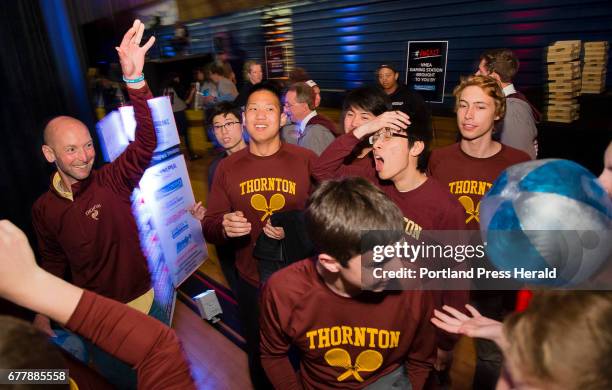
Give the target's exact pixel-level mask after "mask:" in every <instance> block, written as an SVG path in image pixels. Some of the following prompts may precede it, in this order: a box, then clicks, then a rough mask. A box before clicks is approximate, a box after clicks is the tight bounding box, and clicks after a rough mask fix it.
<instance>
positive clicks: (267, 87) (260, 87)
mask: <svg viewBox="0 0 612 390" xmlns="http://www.w3.org/2000/svg"><path fill="white" fill-rule="evenodd" d="M258 91H268V92H270V93H272V94H274V96H276V98H277V99H278V107H279V108H280V109H281V112H282V107H283V105H282V104H281V94H280V91H279V89H278V87H277V86H276V84H275V83H273V82H271V81H268V80H265V81H262V82H261V83H258V84H255V85H253V87H252V88H251V90H250V91H249V94H248V95H247V99H246V104H248V103H249V99H250V98H251V95H252V94H254V93H255V92H258Z"/></svg>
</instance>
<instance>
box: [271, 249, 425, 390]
mask: <svg viewBox="0 0 612 390" xmlns="http://www.w3.org/2000/svg"><path fill="white" fill-rule="evenodd" d="M431 299H432V298H431V295H430V294H429V293H428V292H426V291H401V292H400V291H391V292H382V293H370V294H367V295H364V296H361V297H355V298H347V297H341V296H339V295H337V294H335V293H334V292H332V291H331V290H330V289H329V288H328V287H327V286H326V285H325V283H324V282H323V280H322V279H321V277H320V276H319V274H318V273H317V270H316V267H315V263H314V261H313V260H311V259H306V260H302V261H300V262H297V263H294V264H292V265H290V266H288V267H287V268H284V269H282V270H280V271H278V272H276V273H275V274H273V275H272V277H271V278H270V279H269V280H268V282H267V283H266V284H265V286H264V288H263V292H262V296H261V316H260V324H261V362H262V365H263V367H264V369H265V371H266V373H267V374H268V378H269V379H270V381H271V382H272V384H273V385H274V387H275V388H277V389H283V390H288V389H302V388H304V389H360V388H363V387H365V386H367V385H369V384H371V383H373V382H375V381H376V380H378V379H379V378H381V377H382V376H384V375H387V374H389V373H390V372H392V371H393V370H395V369H397V368H398V367H400V366H401V365H405V366H406V368H407V372H408V377H409V378H410V382H411V383H412V388H413V389H415V390H418V389H421V388H422V387H423V384H424V382H425V379H426V378H427V375H428V374H429V371H430V370H431V368H432V363H433V357H434V349H435V341H434V340H435V337H434V329H433V325H432V324H431V323H430V321H429V319H430V318H431V315H432V306H433V305H432V300H431ZM292 345H293V346H295V347H297V348H298V349H299V351H300V355H301V359H300V371H299V374H296V373H295V371H294V370H293V368H292V366H291V363H290V361H289V358H288V356H287V354H288V351H289V347H290V346H292Z"/></svg>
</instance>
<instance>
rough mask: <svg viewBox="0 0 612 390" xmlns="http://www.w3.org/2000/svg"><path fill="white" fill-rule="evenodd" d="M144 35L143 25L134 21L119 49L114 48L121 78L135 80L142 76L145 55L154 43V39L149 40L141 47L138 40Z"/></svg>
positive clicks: (138, 21)
mask: <svg viewBox="0 0 612 390" xmlns="http://www.w3.org/2000/svg"><path fill="white" fill-rule="evenodd" d="M143 33H144V24H143V23H142V22H141V21H140V20H138V19H136V20H134V24H133V25H132V27H131V28H130V29H129V30H128V31H127V32H126V33H125V35H124V36H123V39H122V40H121V44H120V45H119V47H115V49H116V50H117V53H118V54H119V62H120V63H121V70H122V71H123V76H125V77H126V78H128V79H136V78H138V77H140V75H141V74H142V68H143V67H144V62H145V54H146V53H147V51H148V50H149V49H150V48H151V46H153V43H155V37H151V38H149V40H148V41H147V43H145V44H144V45H143V46H142V47H141V46H140V40H141V39H142V34H143Z"/></svg>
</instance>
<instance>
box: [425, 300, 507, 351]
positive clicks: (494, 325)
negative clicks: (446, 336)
mask: <svg viewBox="0 0 612 390" xmlns="http://www.w3.org/2000/svg"><path fill="white" fill-rule="evenodd" d="M465 307H466V308H467V310H468V311H469V312H470V314H471V315H472V317H470V316H468V315H465V314H463V313H462V312H460V311H459V310H457V309H454V308H452V307H450V306H446V305H444V306H443V307H442V309H444V311H446V313H444V312H442V311H439V310H434V317H433V318H432V319H431V322H432V323H433V324H434V325H435V326H437V327H438V328H440V329H442V330H445V331H447V332H449V333H455V334H463V335H466V336H468V337H478V338H482V339H487V340H491V341H494V342H495V343H496V344H497V345H499V347H500V348H504V347H505V346H506V345H507V341H506V339H505V337H504V334H503V325H502V323H501V322H499V321H495V320H492V319H491V318H488V317H484V316H482V315H481V314H480V313H479V312H478V310H476V309H475V308H474V307H473V306H471V305H465ZM447 313H448V314H447Z"/></svg>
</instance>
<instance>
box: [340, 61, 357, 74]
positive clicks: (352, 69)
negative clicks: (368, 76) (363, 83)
mask: <svg viewBox="0 0 612 390" xmlns="http://www.w3.org/2000/svg"><path fill="white" fill-rule="evenodd" d="M342 67H343V68H344V70H345V71H348V72H358V71H359V64H355V63H345V64H342Z"/></svg>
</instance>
